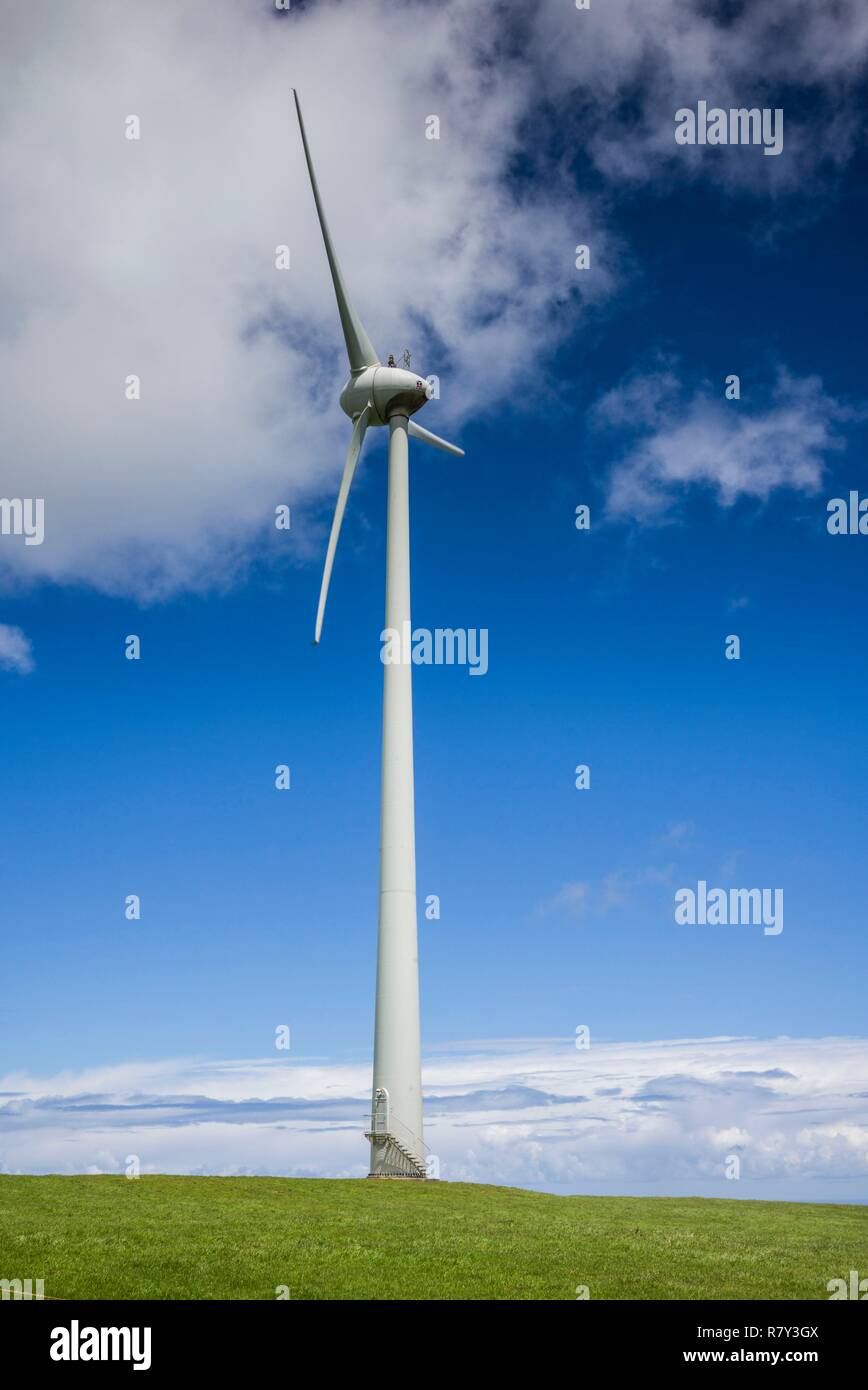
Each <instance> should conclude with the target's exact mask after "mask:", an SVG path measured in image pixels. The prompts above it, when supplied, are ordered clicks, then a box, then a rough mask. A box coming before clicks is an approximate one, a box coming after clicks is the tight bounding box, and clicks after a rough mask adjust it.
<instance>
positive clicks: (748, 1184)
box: [0, 1038, 868, 1202]
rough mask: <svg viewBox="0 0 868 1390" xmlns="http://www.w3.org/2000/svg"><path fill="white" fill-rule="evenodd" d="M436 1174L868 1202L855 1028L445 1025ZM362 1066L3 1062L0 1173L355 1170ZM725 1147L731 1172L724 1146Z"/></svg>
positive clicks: (366, 1081)
mask: <svg viewBox="0 0 868 1390" xmlns="http://www.w3.org/2000/svg"><path fill="white" fill-rule="evenodd" d="M424 1086H425V1095H426V1117H427V1118H426V1124H427V1140H428V1145H429V1148H430V1149H431V1151H432V1153H433V1154H434V1155H435V1156H436V1158H437V1161H438V1163H439V1165H440V1172H441V1175H442V1177H444V1178H446V1179H451V1180H453V1181H459V1180H460V1181H471V1182H490V1183H499V1184H510V1185H515V1186H526V1187H535V1188H543V1189H547V1190H551V1191H556V1192H586V1193H624V1194H631V1193H633V1194H637V1195H641V1194H657V1195H663V1194H670V1195H684V1194H697V1195H704V1196H719V1197H762V1198H765V1199H768V1200H802V1201H819V1200H828V1201H847V1200H852V1201H860V1202H864V1201H866V1200H868V1043H866V1042H865V1041H864V1040H859V1039H847V1038H823V1039H814V1040H812V1039H794V1038H776V1039H770V1040H764V1041H763V1040H757V1039H751V1038H707V1039H694V1040H681V1041H671V1042H647V1043H595V1042H593V1040H592V1045H591V1046H590V1048H588V1049H587V1050H583V1051H579V1050H577V1048H576V1046H575V1044H574V1041H571V1040H556V1039H538V1040H527V1039H524V1040H506V1041H499V1042H486V1043H456V1044H454V1045H452V1046H451V1047H449V1048H441V1049H440V1050H439V1052H438V1053H436V1054H434V1055H431V1056H429V1057H428V1059H427V1060H426V1063H425V1066H424ZM369 1093H370V1064H369V1062H368V1061H365V1062H363V1063H358V1064H356V1063H346V1064H340V1063H329V1062H321V1061H304V1060H299V1061H283V1060H281V1061H277V1060H272V1059H265V1060H262V1059H254V1060H246V1061H244V1060H242V1061H226V1062H219V1061H208V1060H190V1059H181V1060H170V1061H165V1062H155V1063H134V1062H131V1063H127V1064H124V1065H121V1066H111V1067H105V1068H93V1069H90V1070H87V1071H81V1072H75V1073H71V1072H67V1073H59V1074H57V1075H55V1076H51V1077H45V1078H36V1077H33V1076H30V1075H26V1074H23V1073H12V1074H7V1075H6V1076H4V1077H2V1078H0V1171H3V1172H13V1173H14V1172H66V1173H73V1172H122V1171H123V1170H124V1166H125V1164H126V1162H127V1159H128V1157H129V1156H130V1155H136V1156H137V1157H138V1159H139V1161H140V1163H141V1170H142V1172H143V1173H145V1174H147V1173H155V1172H176V1173H206V1174H222V1175H226V1174H235V1173H241V1174H243V1173H265V1174H282V1175H287V1176H311V1177H324V1176H331V1177H363V1176H364V1174H365V1173H366V1171H367V1167H366V1157H367V1153H366V1146H365V1143H364V1141H363V1138H362V1116H363V1114H364V1111H365V1108H366V1102H367V1101H368V1099H369ZM733 1156H734V1157H737V1158H738V1160H739V1164H740V1177H739V1178H738V1180H731V1179H727V1177H726V1176H725V1164H726V1163H727V1162H728V1161H730V1162H731V1159H732V1157H733Z"/></svg>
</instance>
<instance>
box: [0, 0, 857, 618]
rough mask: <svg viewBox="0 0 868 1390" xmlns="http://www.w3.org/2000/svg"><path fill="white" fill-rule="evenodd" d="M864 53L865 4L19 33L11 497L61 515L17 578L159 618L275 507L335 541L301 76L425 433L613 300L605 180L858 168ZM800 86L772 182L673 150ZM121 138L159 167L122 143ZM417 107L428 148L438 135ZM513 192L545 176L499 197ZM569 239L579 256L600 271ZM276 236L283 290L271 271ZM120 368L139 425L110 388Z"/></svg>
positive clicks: (320, 154) (3, 65)
mask: <svg viewBox="0 0 868 1390" xmlns="http://www.w3.org/2000/svg"><path fill="white" fill-rule="evenodd" d="M781 8H783V10H784V12H785V13H784V14H781V13H780V11H781ZM386 35H388V51H389V60H388V62H385V61H384V58H383V54H384V47H383V45H384V42H385V38H384V36H386ZM866 43H868V24H866V17H865V11H864V6H863V5H862V4H861V0H842V3H841V4H839V5H837V6H836V8H835V13H834V15H830V13H829V11H828V7H822V6H817V5H816V4H813V3H808V0H789V3H788V4H785V5H784V6H783V7H781V6H776V7H774V12H773V13H772V11H771V10H768V12H767V11H766V9H764V7H762V6H745V7H744V9H743V10H742V11H740V12H739V13H737V14H736V15H734V16H732V17H729V18H726V17H725V15H724V12H723V11H721V12H720V14H716V12H715V11H714V10H713V9H712V8H711V7H709V6H708V5H706V4H704V3H703V4H700V3H699V0H691V2H690V3H683V0H660V3H657V4H655V5H653V6H649V5H648V4H647V0H608V3H607V4H605V5H594V6H593V7H592V9H591V10H589V11H587V12H580V11H577V10H576V9H575V7H574V6H571V5H569V4H564V3H563V2H562V0H542V3H540V4H539V5H534V6H531V7H524V8H523V9H518V10H516V11H515V12H510V11H509V10H508V9H507V10H504V11H496V12H494V13H493V14H492V15H491V16H489V17H488V19H487V20H486V22H484V23H480V13H479V7H478V5H477V4H476V3H474V0H442V3H438V4H436V5H432V4H428V3H423V0H403V3H401V4H400V5H398V6H397V7H396V5H395V3H393V0H352V3H351V4H350V3H339V0H320V3H318V4H317V5H316V6H308V7H305V8H297V9H291V10H290V11H289V12H287V13H285V14H282V15H280V14H278V13H277V12H276V11H274V10H273V9H272V7H271V6H269V5H267V4H263V5H261V6H259V7H257V6H254V5H251V6H242V5H238V4H236V3H235V2H234V0H213V3H211V4H210V5H209V6H208V8H207V14H205V13H204V12H203V9H202V6H201V5H200V4H198V3H196V0H152V3H150V4H148V5H131V6H129V5H128V6H125V7H121V8H120V9H118V7H115V6H108V5H105V4H104V3H102V2H101V0H68V3H64V4H63V5H54V6H48V5H43V6H28V7H19V8H14V7H13V8H12V9H11V10H10V12H9V13H8V14H7V15H6V17H5V21H4V46H3V53H2V55H0V91H2V93H3V96H2V101H0V178H2V181H3V186H4V190H5V193H6V200H5V201H6V213H5V216H4V220H3V225H2V228H0V310H2V320H3V323H4V329H3V332H2V337H0V410H2V412H3V417H4V444H5V448H4V477H5V483H4V487H5V488H6V491H7V493H10V494H14V493H18V494H19V495H22V496H24V495H27V496H34V495H39V496H41V497H44V498H45V504H46V523H47V532H46V539H45V542H44V544H43V545H41V546H38V547H35V546H34V547H28V548H26V549H25V548H22V549H20V550H17V551H16V552H15V554H14V556H10V558H9V565H10V566H13V567H15V575H14V578H15V579H16V580H20V578H21V573H22V572H23V573H24V574H25V575H26V576H29V577H30V578H32V579H41V578H48V579H52V580H57V581H84V582H87V583H90V584H93V585H96V586H97V587H100V588H102V589H105V590H107V591H110V592H123V593H132V594H134V595H137V596H140V597H145V598H147V597H155V596H156V597H159V596H161V595H164V594H168V593H171V592H173V591H174V590H176V589H179V588H189V587H194V588H196V587H200V588H201V587H208V586H211V585H219V584H224V583H230V582H231V581H232V579H233V576H234V575H235V574H236V573H237V572H238V570H239V569H240V568H241V567H243V565H244V564H245V563H246V561H247V560H248V559H249V557H250V555H251V554H252V553H256V554H260V555H261V554H263V553H268V551H269V545H272V546H273V545H274V544H275V537H274V532H273V529H271V530H270V529H269V527H268V521H269V519H270V515H271V509H272V507H273V506H274V505H275V503H277V502H285V501H289V502H291V503H294V504H295V507H296V511H295V516H296V518H297V520H298V522H299V524H297V525H296V527H295V528H294V530H293V533H292V541H291V547H292V549H291V551H290V553H291V554H292V556H293V557H296V558H299V559H304V558H307V557H308V556H309V554H310V552H311V548H312V545H313V543H314V540H316V544H317V549H318V542H319V533H318V531H317V528H316V526H312V525H310V524H307V523H308V522H309V520H310V515H311V509H312V508H313V507H314V506H315V505H316V504H317V503H318V502H319V501H321V500H322V498H323V495H324V494H325V495H327V496H329V497H330V496H331V495H332V493H333V491H334V488H335V483H336V479H337V477H338V475H339V471H340V468H341V464H342V460H343V454H344V451H345V447H346V438H347V424H346V421H345V420H344V419H343V417H342V416H340V414H339V412H338V410H337V405H336V393H337V387H338V385H339V383H340V380H341V377H342V373H343V366H344V364H343V361H342V357H341V353H340V350H339V347H338V344H339V336H338V330H337V323H336V316H335V309H334V305H333V302H332V295H331V287H330V284H329V281H328V276H327V270H326V265H325V260H324V256H323V250H322V246H321V243H320V240H319V235H318V231H317V228H316V223H315V218H314V214H313V207H312V202H311V197H310V191H309V189H308V186H307V180H306V174H305V170H304V167H303V163H302V160H301V152H300V146H299V140H298V134H297V131H296V129H295V122H294V116H293V113H292V108H291V101H290V95H289V90H290V86H291V85H292V84H293V83H296V84H297V85H298V86H299V87H300V89H301V92H302V96H303V99H304V103H305V108H306V114H307V118H308V125H309V130H310V136H311V140H312V143H313V148H314V155H315V158H316V161H317V165H318V169H319V175H320V182H321V186H322V189H323V194H324V197H325V200H326V204H327V208H328V213H329V218H330V221H331V224H332V229H333V232H334V234H335V237H336V241H337V245H338V250H339V253H340V255H341V258H342V261H343V266H344V270H345V273H346V275H347V278H348V280H349V283H350V286H351V288H352V290H353V293H354V296H355V298H356V300H357V306H358V308H359V310H360V312H361V314H362V317H363V319H364V320H365V322H366V324H367V326H368V328H369V331H370V332H371V334H372V337H373V339H374V341H375V343H376V344H377V345H378V347H379V348H380V351H381V352H383V353H385V352H388V351H390V350H397V351H400V350H401V349H402V348H403V347H404V346H405V345H409V346H410V347H411V348H412V349H413V353H414V361H415V363H416V364H417V365H418V366H420V367H422V368H423V370H425V371H426V372H436V373H437V374H438V375H440V376H441V378H442V391H443V395H442V400H441V401H440V402H439V403H435V404H432V405H431V406H429V407H428V408H427V411H426V418H427V423H428V424H429V425H430V426H433V427H434V428H435V429H437V428H439V427H441V426H442V427H444V428H449V429H450V430H453V429H455V428H457V427H458V426H459V425H460V423H461V422H462V421H463V420H466V419H468V418H469V417H470V416H472V415H476V414H479V413H481V412H485V411H487V410H491V409H494V408H496V407H497V406H498V405H502V404H503V403H504V402H505V401H508V402H509V403H510V405H513V406H514V405H515V404H516V403H518V404H520V403H521V402H522V401H523V400H524V399H525V398H526V394H527V393H526V373H527V363H528V362H529V361H537V360H539V359H540V358H541V357H544V356H545V355H546V353H548V352H549V351H551V350H552V349H553V348H554V347H555V346H556V345H557V343H558V342H559V341H561V340H562V339H563V338H564V337H565V336H567V335H568V334H569V333H571V332H572V331H573V329H574V328H575V326H576V320H577V316H578V315H579V313H580V311H581V304H582V303H583V302H585V301H590V302H592V303H599V302H602V301H603V300H605V298H606V297H607V296H608V295H609V294H610V293H611V291H612V289H613V287H614V284H615V279H616V276H617V275H618V274H620V267H619V266H618V264H617V261H618V254H617V248H616V244H615V241H614V239H613V238H612V236H611V234H610V232H609V228H608V226H607V222H606V220H605V217H604V214H603V212H602V209H603V208H605V206H606V201H605V200H606V197H607V196H608V195H610V194H611V191H612V188H617V187H619V186H620V185H621V184H622V183H623V182H624V181H625V180H627V181H630V180H633V179H645V178H655V179H658V180H660V179H663V178H668V177H670V176H672V177H679V176H680V174H681V173H684V172H688V173H691V174H701V175H702V176H703V177H708V178H709V179H711V180H712V181H717V180H720V179H722V180H723V181H724V182H726V181H727V180H729V181H735V182H739V181H741V182H744V181H747V182H750V181H751V180H753V181H755V182H756V181H757V180H759V186H760V187H764V186H765V185H764V184H763V180H765V181H768V180H770V179H771V180H775V179H777V180H778V181H782V182H784V183H786V184H788V185H793V184H803V183H804V181H805V180H808V179H810V178H811V177H812V176H813V174H814V172H815V171H816V168H817V167H818V166H819V164H822V163H823V161H826V162H831V164H833V165H840V163H841V162H842V161H844V160H845V159H847V158H848V157H849V156H850V154H851V153H852V151H853V149H854V147H855V145H856V142H857V139H858V138H859V127H858V122H857V119H856V115H855V108H854V103H853V93H854V91H855V90H856V86H857V82H858V79H859V77H860V75H861V73H862V70H863V67H864V62H865V53H866ZM782 85H783V86H787V87H788V90H797V89H799V90H801V91H802V92H803V93H805V94H807V95H808V96H809V97H810V98H811V100H812V101H813V103H814V105H813V108H812V109H813V110H814V116H813V117H812V124H811V126H810V127H809V128H808V127H799V126H798V125H797V124H796V123H795V122H793V121H792V120H790V117H789V115H787V125H786V131H787V136H786V139H787V145H786V151H785V154H784V156H783V157H782V158H780V159H765V158H763V157H762V156H761V155H759V152H758V151H756V150H753V149H750V150H742V149H738V150H722V149H720V150H714V151H709V150H705V151H699V150H696V149H693V150H688V149H684V148H681V149H680V150H679V148H678V147H676V146H675V145H674V137H673V115H674V110H675V108H676V106H679V105H682V104H683V103H684V102H685V101H692V100H693V99H694V98H697V97H699V96H705V97H707V98H708V99H709V100H712V101H714V100H716V101H719V102H722V103H725V104H726V103H729V101H730V98H732V100H737V101H738V102H742V101H744V100H747V99H748V97H749V98H750V100H752V101H753V100H760V99H761V98H762V97H763V94H764V93H766V92H767V91H768V92H769V93H771V94H772V95H774V94H775V93H776V92H778V91H779V90H780V88H781V86H782ZM553 103H554V105H553ZM625 113H626V114H625ZM130 114H135V115H138V116H139V117H140V118H141V122H142V138H141V140H140V141H128V140H126V139H124V120H125V118H126V117H127V116H128V115H130ZM431 114H436V115H438V116H439V118H440V121H441V139H440V140H439V141H434V140H426V139H425V138H424V129H425V118H426V117H427V116H429V115H431ZM555 123H556V124H557V126H558V129H559V140H560V143H561V145H562V146H563V148H564V150H565V154H564V155H563V156H562V157H560V158H556V157H555V156H554V155H553V154H552V152H551V151H550V149H549V136H550V134H551V133H552V128H553V124H555ZM552 148H554V147H552ZM572 149H575V150H579V149H581V150H584V151H586V152H588V153H589V154H590V155H591V157H592V158H593V159H594V160H595V161H596V164H597V167H598V170H599V171H601V172H602V174H603V175H604V186H603V188H602V190H601V198H600V200H599V201H598V200H597V197H596V195H595V196H594V197H591V196H590V195H586V194H583V193H581V192H579V191H577V189H576V186H575V179H574V176H573V174H572V172H571V170H570V167H569V166H570V163H571V159H570V152H571V150H572ZM710 154H713V155H715V156H719V158H716V159H715V160H713V161H712V160H710V159H709V158H708V157H707V156H709V155H710ZM685 160H686V161H687V162H686V163H685ZM691 160H692V161H693V162H692V163H691V162H690V161H691ZM679 161H680V162H679ZM517 166H518V167H520V168H521V169H522V170H525V171H527V170H528V169H530V168H532V170H533V173H534V175H535V176H534V177H533V178H528V179H527V180H524V179H523V178H512V177H511V175H512V174H513V173H514V171H515V168H516V167H517ZM607 185H608V187H607ZM580 240H581V241H587V242H588V243H589V244H591V245H592V247H593V249H594V259H593V266H594V269H593V271H591V272H588V273H585V274H583V275H582V276H578V275H577V273H576V272H575V269H574V266H573V248H574V246H575V245H576V244H577V243H578V242H579V241H580ZM282 243H288V244H289V245H290V247H291V251H292V269H291V270H289V271H286V272H279V271H276V270H275V269H274V268H273V255H274V249H275V247H276V246H277V245H279V244H282ZM131 373H135V374H138V375H139V376H140V377H141V380H142V399H141V400H140V401H138V402H129V401H126V400H125V399H124V396H123V383H124V381H125V378H126V377H127V375H129V374H131ZM438 420H439V422H440V424H439V426H438ZM699 442H700V443H701V442H702V440H701V439H700V440H699ZM373 443H374V441H373V439H372V440H371V446H373ZM651 492H652V493H653V487H652V489H651ZM648 500H649V499H648V490H647V489H645V490H642V495H641V497H640V498H639V501H640V502H642V503H644V504H647V502H648ZM623 502H624V505H625V506H626V507H627V508H628V509H629V507H630V506H631V505H632V500H631V498H630V497H629V496H628V497H625V498H624V499H623ZM280 553H281V554H285V553H286V547H284V548H282V549H281V551H280ZM12 577H13V576H12V575H11V574H10V573H9V572H8V571H7V578H12Z"/></svg>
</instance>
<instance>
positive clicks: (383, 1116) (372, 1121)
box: [365, 1088, 428, 1179]
mask: <svg viewBox="0 0 868 1390" xmlns="http://www.w3.org/2000/svg"><path fill="white" fill-rule="evenodd" d="M366 1119H367V1121H368V1123H367V1124H366V1126H365V1138H366V1139H369V1140H370V1141H371V1172H370V1173H369V1175H368V1176H369V1177H372V1178H415V1179H419V1178H423V1179H424V1178H427V1176H428V1169H427V1168H426V1166H425V1160H424V1158H420V1157H419V1155H418V1154H417V1153H416V1152H414V1150H415V1148H416V1146H417V1144H418V1140H417V1139H416V1137H415V1135H412V1134H411V1133H410V1131H409V1130H407V1131H406V1133H405V1136H404V1138H403V1139H399V1138H398V1136H397V1134H396V1133H395V1130H396V1128H397V1127H398V1126H399V1125H400V1121H399V1120H397V1119H396V1118H395V1117H394V1116H393V1115H391V1114H390V1105H389V1096H388V1092H387V1091H386V1090H384V1089H383V1088H379V1089H378V1090H377V1091H376V1093H375V1096H374V1109H373V1112H372V1113H371V1114H370V1115H369V1116H366ZM411 1145H412V1147H411ZM422 1147H423V1148H425V1147H426V1145H425V1144H424V1143H423V1145H422ZM375 1154H376V1159H375Z"/></svg>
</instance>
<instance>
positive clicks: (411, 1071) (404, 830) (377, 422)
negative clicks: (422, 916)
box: [293, 91, 464, 1178]
mask: <svg viewBox="0 0 868 1390" xmlns="http://www.w3.org/2000/svg"><path fill="white" fill-rule="evenodd" d="M293 96H294V97H295V109H296V111H297V112H298V125H299V130H300V132H301V142H302V145H303V146H304V157H305V160H306V162H307V170H308V173H309V175H310V186H311V189H312V191H313V199H314V202H315V203H316V211H317V216H318V218H319V225H320V230H321V232H322V238H323V242H324V243H325V252H326V256H327V258H328V263H329V268H330V270H331V275H332V282H333V284H334V288H335V298H336V299H337V302H338V314H339V315H340V320H341V328H342V329H343V333H344V340H345V342H346V345H347V357H348V358H349V366H350V375H349V377H348V378H347V381H346V384H345V385H344V388H343V390H342V391H341V395H340V405H341V409H342V410H343V412H344V414H345V415H348V416H349V418H350V419H351V420H352V422H353V432H352V436H351V438H350V444H349V448H348V449H347V459H346V463H345V464H344V472H343V477H342V478H341V485H340V489H339V491H338V500H337V506H336V507H335V515H334V520H333V521H332V529H331V534H330V536H329V543H328V549H327V551H326V558H325V568H324V570H323V577H322V587H321V589H320V596H319V606H318V608H317V614H316V629H315V635H314V642H315V643H316V642H319V640H320V636H321V634H322V625H323V616H324V614H325V606H326V598H327V596H328V590H329V580H330V579H331V573H332V566H333V564H334V558H335V550H336V548H337V543H338V536H339V535H340V531H341V522H342V521H343V517H344V510H345V508H346V505H347V497H348V495H349V491H350V485H351V484H352V481H353V474H354V473H355V471H356V464H357V462H358V458H359V453H360V451H361V447H362V441H363V440H364V437H365V432H366V430H368V429H369V428H370V427H371V426H388V429H389V475H388V488H387V496H388V502H387V514H386V627H387V628H389V629H391V631H393V632H396V633H398V634H399V635H400V638H401V647H402V654H403V646H404V643H403V634H404V633H405V632H411V631H412V628H411V626H410V507H409V501H410V498H409V460H408V436H410V435H412V436H413V438H414V439H420V440H422V441H423V442H424V443H426V444H433V445H434V446H435V447H436V448H438V449H445V450H446V452H447V453H449V454H457V455H459V456H460V457H463V455H464V450H463V449H459V448H457V447H456V446H455V445H454V444H449V443H447V441H446V440H445V439H440V438H438V436H437V435H436V434H431V433H430V431H428V430H425V429H422V427H421V425H417V424H416V422H415V420H413V419H411V416H412V415H413V414H414V413H415V412H416V411H417V410H420V409H421V408H422V406H423V405H425V403H426V402H427V400H428V389H427V385H426V382H425V380H424V379H423V378H421V377H419V376H416V375H415V373H413V372H410V371H405V370H404V369H402V368H401V367H395V366H394V365H391V362H390V365H388V366H386V367H384V366H383V364H382V363H381V362H380V359H379V358H378V356H377V354H376V352H375V351H374V348H373V346H372V344H371V340H370V338H369V337H368V335H367V333H366V332H365V329H364V327H363V325H362V322H361V319H360V318H359V316H358V314H357V313H356V311H355V309H354V308H353V306H352V303H351V301H350V297H349V294H348V293H347V287H346V284H345V283H344V277H343V275H342V274H341V270H340V266H339V265H338V260H337V256H336V255H335V249H334V246H333V245H332V239H331V236H330V234H329V229H328V224H327V222H326V218H325V213H324V212H323V206H322V201H321V199H320V195H319V187H318V185H317V181H316V175H315V173H314V169H313V161H312V159H311V155H310V149H309V147H308V143H307V134H306V132H305V128H304V120H303V118H302V114H301V106H300V105H299V100H298V93H297V92H295V91H293ZM391 361H394V359H391ZM405 624H406V626H405ZM404 656H405V659H404V660H403V661H402V662H401V663H400V664H384V666H383V763H382V784H381V808H380V910H379V925H378V930H377V1004H376V1022H375V1026H374V1082H373V1095H372V1100H371V1118H370V1124H369V1127H368V1129H367V1130H366V1132H365V1137H366V1138H367V1139H370V1142H371V1171H370V1174H369V1176H370V1177H378V1178H424V1177H426V1176H427V1172H426V1166H425V1142H424V1137H423V1126H422V1070H421V1059H420V1039H419V953H418V946H417V940H416V830H415V812H414V797H413V686H412V666H411V664H410V662H409V659H408V658H409V653H406V654H404Z"/></svg>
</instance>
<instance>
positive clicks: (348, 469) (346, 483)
mask: <svg viewBox="0 0 868 1390" xmlns="http://www.w3.org/2000/svg"><path fill="white" fill-rule="evenodd" d="M370 413H371V407H370V405H366V406H365V408H364V410H363V411H362V413H361V415H359V416H358V418H357V419H356V423H355V424H354V425H353V434H352V438H351V439H350V447H349V448H348V449H347V461H346V463H345V464H344V475H343V477H342V478H341V485H340V488H339V489H338V501H337V506H336V507H335V514H334V519H333V521H332V529H331V535H330V536H329V544H328V550H327V551H326V559H325V569H324V570H323V575H322V586H321V588H320V591H319V607H318V608H317V610H316V629H315V632H314V639H313V640H314V642H318V641H319V639H320V634H321V633H322V620H323V618H324V616H325V606H326V599H327V597H328V592H329V580H330V579H331V577H332V565H333V564H334V562H335V550H336V549H337V544H338V536H339V535H340V534H341V522H342V521H343V519H344V512H345V510H346V505H347V497H348V496H349V491H350V484H351V483H352V481H353V474H354V473H355V471H356V464H357V463H358V461H359V453H360V451H361V447H362V441H363V439H364V437H365V430H366V429H367V428H368V420H369V418H370Z"/></svg>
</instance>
